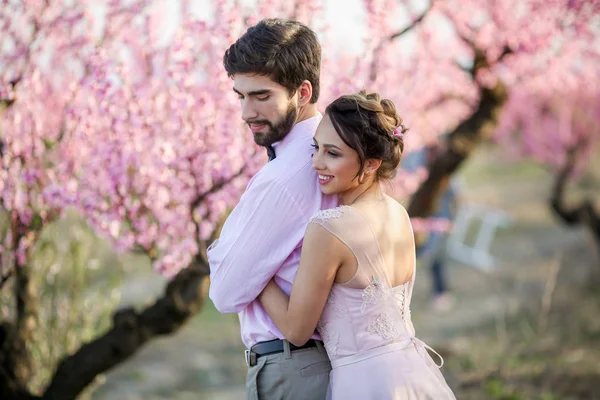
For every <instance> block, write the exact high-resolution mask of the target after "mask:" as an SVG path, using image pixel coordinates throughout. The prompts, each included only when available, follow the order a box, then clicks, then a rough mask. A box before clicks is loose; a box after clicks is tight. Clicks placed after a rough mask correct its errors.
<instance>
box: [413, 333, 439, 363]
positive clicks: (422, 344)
mask: <svg viewBox="0 0 600 400" xmlns="http://www.w3.org/2000/svg"><path fill="white" fill-rule="evenodd" d="M411 340H412V342H413V343H414V344H415V348H416V349H417V350H421V351H423V352H425V354H421V355H423V356H425V355H427V350H431V352H432V353H434V354H435V355H436V356H438V357H439V359H440V363H439V364H438V363H436V362H434V364H435V365H436V366H437V367H438V368H442V367H443V366H444V357H442V356H441V355H440V353H438V352H437V351H435V350H434V349H433V347H431V346H429V345H428V344H427V343H425V342H424V341H422V340H421V339H418V338H416V337H414V336H413V337H412V338H411ZM425 349H427V350H425Z"/></svg>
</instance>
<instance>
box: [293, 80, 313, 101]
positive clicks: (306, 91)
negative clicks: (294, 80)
mask: <svg viewBox="0 0 600 400" xmlns="http://www.w3.org/2000/svg"><path fill="white" fill-rule="evenodd" d="M296 93H297V94H298V106H299V107H303V106H305V105H307V104H309V103H310V99H311V98H312V84H311V83H310V81H308V80H304V82H302V83H301V84H300V86H298V90H297V91H296Z"/></svg>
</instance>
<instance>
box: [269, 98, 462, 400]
mask: <svg viewBox="0 0 600 400" xmlns="http://www.w3.org/2000/svg"><path fill="white" fill-rule="evenodd" d="M404 131H405V128H404V127H403V125H402V120H401V118H400V117H399V116H398V114H397V113H396V108H395V106H394V104H393V103H392V102H391V101H389V100H381V99H380V97H379V95H377V94H366V92H360V93H358V94H355V95H348V96H342V97H340V98H338V99H337V100H335V101H334V102H333V103H331V104H330V105H329V106H328V107H327V109H326V111H325V116H324V118H323V120H322V121H321V124H320V125H319V128H318V129H317V133H316V134H315V138H314V148H315V152H314V154H313V167H314V168H315V169H316V170H317V172H318V174H319V182H320V184H321V190H322V191H323V192H324V193H326V194H337V195H339V200H340V204H341V205H340V206H339V207H336V208H333V209H329V210H323V211H321V212H319V213H318V214H317V215H316V216H315V217H313V218H312V219H311V221H310V223H309V224H308V227H307V229H306V235H305V238H304V242H303V247H302V256H301V259H300V266H299V269H298V273H297V275H296V279H295V281H294V286H293V289H292V292H291V295H290V297H289V298H288V296H287V295H286V294H285V293H284V292H283V291H282V290H281V289H280V288H279V287H278V286H277V284H276V283H275V282H274V281H271V282H269V284H268V285H267V286H266V287H265V289H264V290H263V292H262V293H261V295H260V301H261V302H262V304H263V306H264V308H265V309H266V311H267V312H268V313H269V315H270V317H271V318H272V319H273V321H274V322H275V323H276V324H277V326H278V327H279V329H280V330H281V332H282V333H283V334H284V335H285V337H286V338H287V339H288V341H290V342H291V343H293V344H295V345H302V344H304V343H305V342H306V341H307V340H308V339H309V338H310V337H311V335H312V334H313V332H314V330H315V329H318V331H319V333H320V334H321V337H322V338H323V342H324V344H325V348H326V350H327V353H328V355H329V358H330V359H331V364H332V368H333V369H332V371H331V375H330V384H329V394H328V398H330V399H334V400H335V399H340V400H347V399H361V400H369V399H373V400H382V399H432V400H433V399H435V400H443V399H455V397H454V395H453V394H452V391H451V390H450V388H449V387H448V385H447V384H446V382H445V380H444V378H443V376H442V375H441V373H440V372H439V370H438V367H437V366H436V365H435V364H434V362H433V360H432V359H431V357H430V356H429V355H428V353H427V351H426V347H427V346H426V345H425V344H424V343H423V342H421V341H419V340H418V339H416V338H415V337H414V327H413V324H412V322H411V319H410V311H409V305H410V299H411V295H412V289H413V285H414V279H415V264H416V262H415V244H414V238H413V232H412V228H411V225H410V220H409V217H408V214H407V213H406V210H405V209H404V208H403V207H402V206H401V205H400V204H399V203H398V202H396V201H395V200H394V199H392V198H391V197H389V196H387V195H385V194H384V192H383V190H382V187H381V185H382V182H383V181H385V180H388V179H391V178H392V177H393V176H394V174H395V170H396V168H397V166H398V164H399V162H400V158H401V155H402V151H403V148H404V142H403V139H402V135H403V133H404Z"/></svg>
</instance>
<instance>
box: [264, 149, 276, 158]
mask: <svg viewBox="0 0 600 400" xmlns="http://www.w3.org/2000/svg"><path fill="white" fill-rule="evenodd" d="M266 149H267V156H269V161H272V160H273V159H274V158H275V157H276V156H275V149H274V148H273V146H271V145H268V146H266Z"/></svg>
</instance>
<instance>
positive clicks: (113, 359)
mask: <svg viewBox="0 0 600 400" xmlns="http://www.w3.org/2000/svg"><path fill="white" fill-rule="evenodd" d="M207 276H208V266H207V265H203V266H199V265H192V266H190V267H188V268H187V269H185V270H182V271H181V272H179V273H178V274H177V275H176V276H175V278H173V280H172V281H171V282H170V283H169V284H168V285H167V288H166V290H165V294H164V295H163V297H161V298H160V299H158V300H157V301H156V302H155V303H154V304H153V305H151V306H150V307H148V308H146V309H144V310H143V311H141V312H136V311H135V310H134V309H133V308H127V309H124V310H120V311H117V312H116V313H115V314H114V315H113V326H112V328H111V329H110V330H109V331H108V332H106V333H105V334H104V335H103V336H100V337H98V338H96V339H95V340H93V341H92V342H90V343H87V344H85V345H83V346H82V347H81V348H80V349H79V350H78V351H77V352H76V353H75V354H73V355H71V356H68V357H66V358H64V359H63V360H62V361H61V362H60V363H59V365H58V368H57V369H56V372H55V374H54V376H53V377H52V380H51V382H50V384H49V386H48V388H47V389H46V391H45V393H44V395H43V398H44V399H48V400H58V399H60V400H69V399H75V398H76V397H77V395H78V394H79V393H81V391H83V390H84V389H85V388H86V387H87V386H88V385H89V384H90V383H92V382H93V380H94V379H95V378H96V376H98V374H101V373H103V372H105V371H107V370H109V369H110V368H112V367H114V366H116V365H117V364H119V363H121V362H123V361H125V360H126V359H128V358H129V357H131V356H132V355H133V354H135V353H136V352H137V351H138V350H140V349H141V348H142V346H143V345H144V344H145V343H146V342H148V341H149V340H150V339H153V338H155V337H156V336H162V335H168V334H172V333H174V332H176V331H178V330H179V329H180V328H181V327H182V326H183V325H184V324H185V322H187V321H188V320H189V319H190V317H191V316H192V315H194V314H196V313H197V312H198V311H199V310H200V309H201V307H202V305H203V300H204V297H205V296H204V291H205V288H206V285H204V282H205V278H206V277H207Z"/></svg>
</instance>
